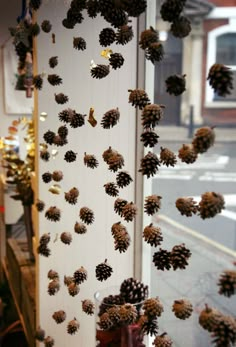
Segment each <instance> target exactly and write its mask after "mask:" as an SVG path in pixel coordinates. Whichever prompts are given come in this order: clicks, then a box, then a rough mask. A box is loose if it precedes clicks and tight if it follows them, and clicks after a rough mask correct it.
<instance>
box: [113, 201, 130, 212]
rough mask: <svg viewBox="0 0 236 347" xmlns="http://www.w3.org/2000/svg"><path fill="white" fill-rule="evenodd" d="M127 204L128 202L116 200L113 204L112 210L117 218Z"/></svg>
mask: <svg viewBox="0 0 236 347" xmlns="http://www.w3.org/2000/svg"><path fill="white" fill-rule="evenodd" d="M127 204H128V201H126V200H124V199H121V198H117V199H116V200H115V202H114V210H115V212H116V213H118V215H119V216H122V211H123V208H124V207H125V206H126V205H127Z"/></svg>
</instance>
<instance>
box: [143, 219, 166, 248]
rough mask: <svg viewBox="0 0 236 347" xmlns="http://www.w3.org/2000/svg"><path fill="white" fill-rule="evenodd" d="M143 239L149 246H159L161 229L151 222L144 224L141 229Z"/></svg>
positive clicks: (161, 239)
mask: <svg viewBox="0 0 236 347" xmlns="http://www.w3.org/2000/svg"><path fill="white" fill-rule="evenodd" d="M143 238H144V240H145V241H146V242H147V243H148V244H150V245H151V246H155V247H157V246H159V245H160V244H161V242H162V241H163V237H162V233H161V229H160V228H158V227H155V226H154V225H153V224H152V223H151V224H149V225H148V226H146V227H145V228H144V230H143Z"/></svg>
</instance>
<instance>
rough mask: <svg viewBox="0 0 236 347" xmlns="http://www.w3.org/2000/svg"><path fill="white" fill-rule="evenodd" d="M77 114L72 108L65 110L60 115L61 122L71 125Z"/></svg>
mask: <svg viewBox="0 0 236 347" xmlns="http://www.w3.org/2000/svg"><path fill="white" fill-rule="evenodd" d="M74 114H75V111H74V110H72V109H71V108H68V109H66V110H63V111H61V112H60V113H59V120H60V121H61V122H64V123H70V121H71V118H72V116H73V115H74Z"/></svg>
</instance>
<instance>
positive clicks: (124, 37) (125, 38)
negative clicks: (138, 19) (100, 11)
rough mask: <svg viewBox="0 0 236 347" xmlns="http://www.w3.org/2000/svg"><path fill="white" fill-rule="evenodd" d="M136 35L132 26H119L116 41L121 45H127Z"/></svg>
mask: <svg viewBox="0 0 236 347" xmlns="http://www.w3.org/2000/svg"><path fill="white" fill-rule="evenodd" d="M133 37H134V32H133V28H132V26H129V25H126V24H125V25H122V26H120V27H119V28H118V31H117V33H116V43H117V44H120V45H126V44H127V43H128V42H130V41H131V40H132V38H133Z"/></svg>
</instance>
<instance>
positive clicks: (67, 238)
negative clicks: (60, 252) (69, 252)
mask: <svg viewBox="0 0 236 347" xmlns="http://www.w3.org/2000/svg"><path fill="white" fill-rule="evenodd" d="M60 239H61V242H63V243H64V244H65V245H70V244H71V242H72V235H71V233H70V232H68V231H64V232H63V233H61V236H60Z"/></svg>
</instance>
